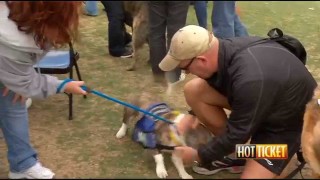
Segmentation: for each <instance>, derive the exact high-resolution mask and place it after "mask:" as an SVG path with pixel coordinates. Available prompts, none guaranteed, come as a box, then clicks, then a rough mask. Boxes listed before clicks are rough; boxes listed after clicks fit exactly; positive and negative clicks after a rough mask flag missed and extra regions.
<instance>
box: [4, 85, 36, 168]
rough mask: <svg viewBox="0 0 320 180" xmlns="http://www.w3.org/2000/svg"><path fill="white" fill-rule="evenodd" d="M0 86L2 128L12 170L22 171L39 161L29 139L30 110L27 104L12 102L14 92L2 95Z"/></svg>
mask: <svg viewBox="0 0 320 180" xmlns="http://www.w3.org/2000/svg"><path fill="white" fill-rule="evenodd" d="M3 90H4V88H3V87H0V128H1V129H2V132H3V136H4V138H5V141H6V144H7V147H8V152H7V157H8V161H9V165H10V171H12V172H21V171H24V170H26V169H29V168H30V167H32V166H33V165H35V164H36V162H37V152H36V151H35V150H34V149H33V148H32V146H31V144H30V139H29V120H28V111H27V108H26V105H25V104H21V103H20V102H16V103H12V100H13V97H14V93H13V92H12V91H10V93H9V95H7V96H2V92H3Z"/></svg>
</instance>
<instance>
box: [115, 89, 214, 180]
mask: <svg viewBox="0 0 320 180" xmlns="http://www.w3.org/2000/svg"><path fill="white" fill-rule="evenodd" d="M128 102H129V103H130V104H133V105H135V106H137V107H139V108H141V109H149V110H148V112H152V113H153V114H156V115H159V116H161V117H164V118H166V119H167V120H169V121H170V122H173V123H172V124H171V123H168V122H165V121H161V120H158V121H155V124H154V131H153V134H152V135H155V136H149V137H146V136H144V138H141V137H140V136H143V135H146V134H143V133H141V132H139V133H141V134H138V135H137V134H135V133H136V127H137V126H135V129H134V130H133V139H135V138H134V137H138V136H139V138H141V139H144V140H146V139H148V138H149V139H150V137H154V141H155V144H156V147H154V146H153V147H154V148H148V147H146V144H148V143H149V142H145V144H144V147H145V148H146V150H147V151H149V152H150V153H151V155H152V156H153V158H154V160H155V163H156V173H157V176H158V177H159V178H166V177H167V176H168V174H167V170H166V168H165V165H164V159H163V154H162V153H163V152H169V153H172V156H171V160H172V162H173V164H174V165H175V167H176V169H177V171H178V173H179V176H180V177H181V178H183V179H190V178H192V176H191V175H189V174H188V173H187V172H186V170H185V166H184V164H183V161H182V159H181V158H180V157H179V155H177V154H175V153H173V148H172V147H176V146H185V145H187V146H191V147H193V148H198V147H199V146H200V145H204V144H206V143H207V142H208V141H209V140H210V139H211V138H212V137H213V135H212V134H211V132H210V131H209V130H208V129H207V128H205V127H204V125H202V124H201V123H198V121H197V119H196V118H195V117H194V116H191V115H189V114H188V115H185V114H179V113H177V111H173V110H171V109H170V108H169V107H168V106H166V105H165V104H163V103H161V102H163V101H162V100H161V99H160V98H159V97H156V96H154V95H152V94H150V93H146V92H144V93H142V94H141V95H140V96H139V97H133V96H131V97H129V100H128ZM159 102H160V103H159ZM150 107H151V108H150ZM142 118H150V119H152V118H151V117H150V116H147V115H144V114H142V113H139V112H137V111H135V110H133V109H131V108H128V107H125V108H124V114H123V121H122V126H121V128H120V129H119V131H118V132H117V134H116V137H117V138H122V137H124V136H125V135H126V132H127V129H128V126H129V124H131V123H134V124H136V123H137V122H141V121H142ZM150 119H149V120H150ZM138 120H140V121H138ZM153 120H154V119H153ZM182 121H183V122H184V123H185V122H186V121H190V127H189V126H188V128H186V129H181V126H179V124H181V122H182ZM184 127H185V126H184ZM135 135H136V136H135ZM151 139H152V138H151ZM139 143H141V144H143V142H141V141H139ZM150 144H152V143H149V145H150ZM153 145H154V144H153Z"/></svg>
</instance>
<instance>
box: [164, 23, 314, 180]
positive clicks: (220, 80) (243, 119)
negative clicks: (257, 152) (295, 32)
mask: <svg viewBox="0 0 320 180" xmlns="http://www.w3.org/2000/svg"><path fill="white" fill-rule="evenodd" d="M261 39H263V38H261V37H250V36H248V37H235V38H228V39H219V38H216V37H215V36H214V35H213V34H212V33H209V32H208V31H207V30H206V29H204V28H202V27H200V26H195V25H188V26H185V27H183V28H181V29H180V30H178V31H177V32H176V33H175V35H174V36H173V37H172V40H171V45H170V49H169V51H168V53H167V55H166V56H165V58H164V59H163V60H162V61H161V62H160V64H159V67H160V68H161V69H162V70H163V71H170V70H172V69H174V68H176V67H179V68H181V69H184V70H186V71H187V72H189V73H192V74H194V75H196V76H197V77H198V78H194V79H192V80H191V81H189V82H187V83H186V85H185V87H184V95H185V98H186V102H187V103H188V105H189V106H190V107H191V109H192V110H191V112H193V114H194V115H195V116H196V117H197V119H198V120H199V121H201V122H202V123H203V124H205V125H206V127H207V128H208V129H210V130H211V131H212V133H213V134H214V135H215V137H213V139H212V140H211V141H210V142H209V143H207V144H206V145H204V146H202V147H200V148H198V149H193V148H191V147H187V146H184V147H177V148H175V152H176V153H178V154H180V155H181V157H182V159H183V161H184V163H186V164H189V163H191V162H193V161H198V163H197V165H195V166H193V170H194V171H195V172H197V173H199V174H205V175H212V174H214V173H216V172H219V171H220V170H222V169H224V170H229V171H230V172H232V173H237V172H238V173H240V172H241V171H239V169H238V170H237V169H236V168H235V166H244V162H245V161H240V159H232V158H229V157H228V156H227V155H229V154H231V153H233V152H234V151H235V146H236V144H245V143H246V142H248V141H249V139H251V140H250V143H251V144H287V145H288V152H287V153H288V156H287V157H288V158H287V159H276V160H275V159H270V158H269V159H267V160H266V159H263V158H261V159H247V160H246V164H245V168H244V171H243V173H242V175H241V178H244V179H249V178H267V179H271V178H275V177H277V176H280V174H281V173H282V171H283V169H284V168H285V167H286V166H287V164H288V163H289V161H290V159H291V158H292V156H293V155H294V154H295V153H296V152H297V151H298V150H299V147H300V141H299V139H300V137H301V131H302V124H303V115H304V109H305V106H306V104H307V103H308V102H309V100H311V98H312V96H313V92H314V89H315V88H316V86H317V83H316V81H315V80H314V78H313V77H312V75H311V74H310V72H309V71H308V70H307V69H306V67H305V66H304V64H303V63H302V62H301V61H300V60H299V59H298V58H297V57H296V56H295V55H293V54H292V53H291V52H290V51H289V50H288V49H286V48H285V47H283V46H282V45H281V44H279V43H277V42H274V41H263V43H257V42H258V41H259V42H261ZM224 109H228V110H230V111H231V114H230V115H229V116H227V115H226V113H225V111H224ZM182 122H186V121H182ZM282 175H283V174H282ZM282 178H283V177H282Z"/></svg>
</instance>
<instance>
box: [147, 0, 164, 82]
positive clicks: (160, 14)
mask: <svg viewBox="0 0 320 180" xmlns="http://www.w3.org/2000/svg"><path fill="white" fill-rule="evenodd" d="M148 5H149V28H150V29H149V49H150V51H149V53H150V64H151V69H152V72H153V75H154V78H155V80H156V81H160V82H163V81H164V72H163V71H162V70H161V69H160V68H159V63H160V62H161V60H162V58H163V57H164V56H165V55H166V21H167V12H166V2H165V1H149V4H148Z"/></svg>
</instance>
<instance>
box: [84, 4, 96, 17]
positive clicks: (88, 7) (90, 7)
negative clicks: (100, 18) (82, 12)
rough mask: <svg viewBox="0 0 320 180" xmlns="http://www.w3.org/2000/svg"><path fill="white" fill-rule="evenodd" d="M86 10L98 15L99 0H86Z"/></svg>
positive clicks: (92, 14) (88, 12)
mask: <svg viewBox="0 0 320 180" xmlns="http://www.w3.org/2000/svg"><path fill="white" fill-rule="evenodd" d="M86 11H87V14H88V15H91V16H97V15H98V1H86Z"/></svg>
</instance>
